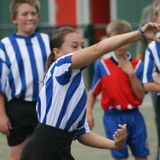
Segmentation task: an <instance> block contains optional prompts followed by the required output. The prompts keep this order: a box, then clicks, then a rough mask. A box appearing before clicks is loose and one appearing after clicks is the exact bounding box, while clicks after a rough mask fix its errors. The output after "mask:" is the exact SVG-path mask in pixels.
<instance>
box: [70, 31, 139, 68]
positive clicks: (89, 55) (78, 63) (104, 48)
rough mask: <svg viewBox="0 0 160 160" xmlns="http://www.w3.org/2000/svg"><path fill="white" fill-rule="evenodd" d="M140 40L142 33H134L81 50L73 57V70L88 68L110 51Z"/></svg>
mask: <svg viewBox="0 0 160 160" xmlns="http://www.w3.org/2000/svg"><path fill="white" fill-rule="evenodd" d="M140 38H141V34H140V32H139V31H133V32H129V33H125V34H120V35H116V36H113V37H110V38H107V39H105V40H102V41H101V42H99V43H97V44H95V45H93V46H91V47H88V48H85V49H82V50H79V51H77V52H75V53H74V54H73V56H72V68H80V67H83V66H87V65H89V64H91V63H93V62H94V61H95V60H96V59H98V58H100V57H101V56H103V55H104V54H106V53H109V52H110V51H112V50H114V49H116V48H119V47H121V46H123V45H125V44H128V43H131V42H133V41H136V40H139V39H140ZM113 42H114V43H113Z"/></svg>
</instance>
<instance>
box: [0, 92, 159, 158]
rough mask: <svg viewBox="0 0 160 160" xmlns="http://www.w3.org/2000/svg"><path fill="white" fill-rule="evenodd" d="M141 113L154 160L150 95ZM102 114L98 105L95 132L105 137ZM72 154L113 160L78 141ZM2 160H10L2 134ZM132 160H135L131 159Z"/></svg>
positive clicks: (146, 98)
mask: <svg viewBox="0 0 160 160" xmlns="http://www.w3.org/2000/svg"><path fill="white" fill-rule="evenodd" d="M141 111H142V113H143V115H144V117H145V120H146V124H147V130H148V143H149V147H150V152H151V155H150V158H149V159H151V160H154V159H155V156H156V145H157V137H156V129H155V123H154V112H153V109H152V103H151V100H150V96H149V95H147V96H146V97H145V100H144V103H143V105H142V106H141ZM102 114H103V113H102V111H101V109H100V107H99V103H97V106H96V107H95V110H94V115H95V117H96V126H95V128H94V131H95V132H97V133H99V134H101V135H104V131H103V125H102ZM72 154H73V156H74V157H75V159H76V160H112V158H111V156H110V151H109V150H101V149H95V148H90V147H87V146H84V145H81V144H80V143H79V142H77V141H75V142H73V145H72ZM130 155H131V154H130ZM0 160H9V155H8V149H7V145H6V141H5V137H4V136H3V135H2V134H0ZM130 160H133V158H130Z"/></svg>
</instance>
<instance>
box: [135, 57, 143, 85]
mask: <svg viewBox="0 0 160 160" xmlns="http://www.w3.org/2000/svg"><path fill="white" fill-rule="evenodd" d="M143 69H144V62H143V61H141V60H140V61H139V62H138V64H137V67H136V71H135V72H136V75H137V77H138V79H139V80H140V81H141V82H142V79H143Z"/></svg>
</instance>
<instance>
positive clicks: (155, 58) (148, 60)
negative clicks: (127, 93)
mask: <svg viewBox="0 0 160 160" xmlns="http://www.w3.org/2000/svg"><path fill="white" fill-rule="evenodd" d="M159 72H160V43H158V42H155V41H153V42H151V43H150V44H149V46H148V47H147V49H146V53H145V61H144V72H143V83H147V82H152V81H153V76H154V74H156V73H159Z"/></svg>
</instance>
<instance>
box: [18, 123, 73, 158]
mask: <svg viewBox="0 0 160 160" xmlns="http://www.w3.org/2000/svg"><path fill="white" fill-rule="evenodd" d="M72 140H73V134H72V133H70V132H66V131H64V130H61V129H57V128H54V127H51V126H47V125H43V124H38V126H37V128H36V129H35V130H34V132H33V134H32V136H31V137H30V139H29V140H28V142H27V144H26V145H25V147H24V150H23V152H22V155H21V158H20V160H74V158H73V157H72V155H71V152H70V147H71V143H72Z"/></svg>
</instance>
